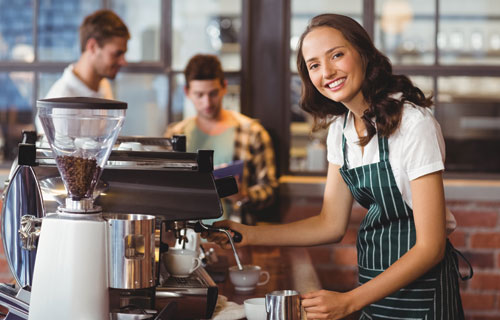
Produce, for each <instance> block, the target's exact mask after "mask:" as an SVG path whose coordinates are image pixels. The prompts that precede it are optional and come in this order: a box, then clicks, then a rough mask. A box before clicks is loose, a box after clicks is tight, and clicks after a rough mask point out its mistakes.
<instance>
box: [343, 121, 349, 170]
mask: <svg viewBox="0 0 500 320" xmlns="http://www.w3.org/2000/svg"><path fill="white" fill-rule="evenodd" d="M348 115H349V111H347V112H346V113H345V117H344V126H343V127H342V129H345V125H346V123H347V116H348ZM345 147H346V139H345V135H344V134H343V133H342V154H343V155H344V165H343V167H344V168H345V169H347V167H348V166H349V160H347V152H346V148H345Z"/></svg>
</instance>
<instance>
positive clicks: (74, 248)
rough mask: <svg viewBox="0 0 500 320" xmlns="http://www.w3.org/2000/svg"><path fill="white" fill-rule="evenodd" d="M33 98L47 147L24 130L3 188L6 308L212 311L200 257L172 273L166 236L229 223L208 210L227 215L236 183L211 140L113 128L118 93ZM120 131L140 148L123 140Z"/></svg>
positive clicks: (188, 314)
mask: <svg viewBox="0 0 500 320" xmlns="http://www.w3.org/2000/svg"><path fill="white" fill-rule="evenodd" d="M37 107H38V109H39V116H40V118H41V120H42V125H43V127H44V131H45V133H46V137H47V140H48V144H49V145H50V148H47V146H46V144H43V143H42V144H41V143H40V142H37V143H36V145H35V143H33V141H23V142H26V143H22V144H20V147H19V156H18V159H19V160H18V164H17V166H16V168H15V170H13V173H12V174H11V177H10V179H9V181H8V184H7V185H6V188H5V191H4V205H3V208H2V239H3V242H4V249H5V254H6V257H7V261H8V262H9V267H10V269H11V271H12V273H13V275H14V278H15V280H16V284H15V285H6V284H0V304H1V305H2V306H4V307H6V308H7V309H8V310H9V313H8V315H7V317H6V319H9V320H11V319H28V318H29V319H170V318H171V319H195V318H210V317H211V315H212V313H213V311H214V308H215V305H216V302H217V293H218V290H217V286H216V285H215V283H214V282H213V280H212V279H211V278H210V276H209V275H208V274H207V272H206V271H205V270H204V269H203V268H199V269H198V270H197V271H196V272H195V273H194V274H193V275H192V277H190V278H188V279H176V278H173V277H170V276H169V275H168V273H166V272H165V271H164V270H163V268H162V265H161V261H162V260H161V256H162V255H163V254H164V253H165V252H166V251H167V250H168V244H166V243H164V242H162V240H161V239H162V238H163V235H162V234H163V233H168V232H172V233H173V234H174V235H175V237H177V238H178V239H179V241H185V240H186V239H184V236H183V232H182V230H185V229H186V228H193V229H195V230H196V231H197V232H199V231H203V230H211V229H212V230H215V231H222V232H226V233H227V231H226V230H219V229H215V228H212V227H211V226H206V225H204V224H203V223H202V222H201V220H202V219H213V218H218V217H220V216H221V215H222V206H221V203H220V198H222V197H225V196H228V195H231V194H234V193H236V192H237V185H236V182H235V180H234V178H232V177H226V178H222V179H214V177H213V174H212V171H213V151H211V150H200V151H198V152H196V153H188V152H185V139H183V138H184V137H175V138H174V139H167V138H141V137H118V133H119V130H120V128H121V126H122V123H123V120H124V117H125V110H126V103H123V102H118V101H110V100H103V99H94V98H57V99H46V100H39V101H38V102H37ZM117 138H118V139H117ZM24 140H30V139H24ZM31 140H33V139H31ZM124 142H134V143H139V144H141V145H142V146H144V148H143V149H142V150H141V151H133V150H130V149H126V150H120V148H118V146H119V144H120V143H124ZM104 168H105V169H106V170H103V169H104ZM184 234H185V232H184ZM227 234H228V235H229V233H227ZM231 240H232V239H231Z"/></svg>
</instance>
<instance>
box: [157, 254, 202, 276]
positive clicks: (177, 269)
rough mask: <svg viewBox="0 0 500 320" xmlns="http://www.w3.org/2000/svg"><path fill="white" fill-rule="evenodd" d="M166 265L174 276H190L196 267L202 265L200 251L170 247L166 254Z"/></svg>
mask: <svg viewBox="0 0 500 320" xmlns="http://www.w3.org/2000/svg"><path fill="white" fill-rule="evenodd" d="M164 257H165V258H164V259H165V267H167V271H168V273H170V275H171V276H172V277H177V278H186V277H189V275H190V274H191V273H193V272H194V271H195V270H196V269H198V268H199V267H200V266H201V260H200V258H198V253H197V252H196V251H194V250H187V249H175V248H170V249H168V251H167V253H166V254H165V255H164Z"/></svg>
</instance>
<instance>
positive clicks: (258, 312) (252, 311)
mask: <svg viewBox="0 0 500 320" xmlns="http://www.w3.org/2000/svg"><path fill="white" fill-rule="evenodd" d="M243 304H244V306H245V316H246V318H247V320H266V318H267V312H266V301H265V298H252V299H246V300H245V301H244V302H243Z"/></svg>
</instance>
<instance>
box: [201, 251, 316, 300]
mask: <svg viewBox="0 0 500 320" xmlns="http://www.w3.org/2000/svg"><path fill="white" fill-rule="evenodd" d="M204 247H206V248H214V250H215V252H216V254H217V256H218V257H219V259H220V260H221V261H222V262H223V263H224V261H225V264H226V265H227V267H230V266H234V265H236V260H235V258H234V255H233V251H232V250H223V249H221V248H219V247H216V246H215V245H213V244H204ZM237 251H238V256H239V258H240V261H241V263H242V264H244V265H245V264H253V265H258V266H260V267H261V268H262V270H265V271H267V272H269V275H270V279H269V282H268V283H267V284H265V285H263V286H258V287H257V288H256V289H255V291H254V292H249V293H239V292H236V291H235V290H234V286H233V284H232V283H231V281H230V280H229V275H227V274H226V275H227V276H226V279H225V281H224V282H221V283H218V284H217V286H218V287H219V294H221V295H223V296H226V297H227V298H228V299H229V301H234V302H236V303H239V304H242V303H243V301H245V300H246V299H249V298H255V297H265V295H266V293H269V292H271V291H275V290H296V291H298V292H301V293H305V292H309V291H313V290H319V289H321V284H320V282H319V279H318V276H317V274H316V271H315V270H314V267H313V264H312V261H311V259H310V257H309V253H308V251H307V249H306V248H295V247H253V246H248V247H243V248H238V249H237Z"/></svg>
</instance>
